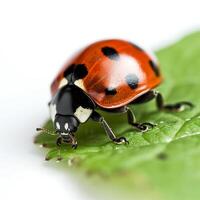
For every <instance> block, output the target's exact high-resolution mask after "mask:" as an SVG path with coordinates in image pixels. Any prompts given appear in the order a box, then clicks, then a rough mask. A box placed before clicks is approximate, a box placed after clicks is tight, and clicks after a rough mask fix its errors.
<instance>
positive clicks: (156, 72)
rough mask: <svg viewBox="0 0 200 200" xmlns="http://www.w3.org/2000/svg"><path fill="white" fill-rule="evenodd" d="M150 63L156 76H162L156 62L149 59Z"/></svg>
mask: <svg viewBox="0 0 200 200" xmlns="http://www.w3.org/2000/svg"><path fill="white" fill-rule="evenodd" d="M149 64H150V66H151V69H152V70H153V71H154V73H155V75H156V76H160V71H159V69H158V66H157V65H156V63H155V62H153V61H152V60H149Z"/></svg>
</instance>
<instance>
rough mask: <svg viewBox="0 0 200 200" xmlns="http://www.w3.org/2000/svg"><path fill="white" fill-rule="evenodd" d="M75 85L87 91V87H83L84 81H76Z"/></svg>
mask: <svg viewBox="0 0 200 200" xmlns="http://www.w3.org/2000/svg"><path fill="white" fill-rule="evenodd" d="M74 85H76V86H78V87H79V88H81V89H82V90H84V91H85V87H84V85H83V80H82V79H79V80H76V81H75V82H74Z"/></svg>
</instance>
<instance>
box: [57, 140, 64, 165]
mask: <svg viewBox="0 0 200 200" xmlns="http://www.w3.org/2000/svg"><path fill="white" fill-rule="evenodd" d="M62 141H63V140H62V137H58V138H57V140H56V145H57V147H58V158H57V161H61V160H62V157H61V153H60V152H61V144H62Z"/></svg>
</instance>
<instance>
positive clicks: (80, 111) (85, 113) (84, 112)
mask: <svg viewBox="0 0 200 200" xmlns="http://www.w3.org/2000/svg"><path fill="white" fill-rule="evenodd" d="M91 114H92V110H91V109H88V108H83V107H82V106H79V107H78V108H77V109H76V112H75V113H74V115H75V116H76V117H77V118H78V119H79V121H80V122H81V123H84V122H86V121H87V119H88V118H89V117H90V115H91Z"/></svg>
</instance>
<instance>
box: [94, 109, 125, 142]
mask: <svg viewBox="0 0 200 200" xmlns="http://www.w3.org/2000/svg"><path fill="white" fill-rule="evenodd" d="M91 118H92V119H93V120H94V121H97V122H99V123H100V124H101V125H102V127H103V128H104V130H105V132H106V133H107V135H108V137H109V138H110V139H111V140H112V141H113V142H114V143H116V144H125V143H128V141H127V139H126V138H125V137H119V138H117V137H116V136H115V134H114V133H113V131H112V129H111V128H110V127H109V125H108V124H107V122H106V121H105V119H104V118H103V117H102V116H101V115H100V114H99V113H97V112H96V111H94V112H93V113H92V115H91Z"/></svg>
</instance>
